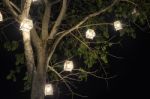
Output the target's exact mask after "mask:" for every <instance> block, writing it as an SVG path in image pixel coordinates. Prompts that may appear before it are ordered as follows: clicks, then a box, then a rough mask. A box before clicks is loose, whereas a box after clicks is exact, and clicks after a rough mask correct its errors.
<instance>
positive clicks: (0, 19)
mask: <svg viewBox="0 0 150 99" xmlns="http://www.w3.org/2000/svg"><path fill="white" fill-rule="evenodd" d="M0 21H3V15H2V13H1V12H0Z"/></svg>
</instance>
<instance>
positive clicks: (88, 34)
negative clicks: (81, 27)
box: [85, 29, 96, 40]
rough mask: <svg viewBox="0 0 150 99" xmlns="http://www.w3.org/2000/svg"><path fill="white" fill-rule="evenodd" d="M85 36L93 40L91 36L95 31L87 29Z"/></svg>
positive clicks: (94, 34)
mask: <svg viewBox="0 0 150 99" xmlns="http://www.w3.org/2000/svg"><path fill="white" fill-rule="evenodd" d="M85 36H86V38H88V39H92V40H93V38H94V37H95V36H96V33H95V31H94V30H93V29H88V30H87V31H86V35H85Z"/></svg>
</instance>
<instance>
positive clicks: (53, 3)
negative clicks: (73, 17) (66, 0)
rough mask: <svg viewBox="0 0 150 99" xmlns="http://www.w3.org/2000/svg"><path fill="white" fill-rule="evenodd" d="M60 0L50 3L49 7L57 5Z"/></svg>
mask: <svg viewBox="0 0 150 99" xmlns="http://www.w3.org/2000/svg"><path fill="white" fill-rule="evenodd" d="M60 1H61V0H55V1H54V2H51V6H52V5H55V4H57V3H58V2H60Z"/></svg>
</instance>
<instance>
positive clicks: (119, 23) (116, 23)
mask: <svg viewBox="0 0 150 99" xmlns="http://www.w3.org/2000/svg"><path fill="white" fill-rule="evenodd" d="M114 28H115V30H116V31H118V30H121V29H122V24H121V22H120V21H115V22H114Z"/></svg>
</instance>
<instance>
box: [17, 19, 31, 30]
mask: <svg viewBox="0 0 150 99" xmlns="http://www.w3.org/2000/svg"><path fill="white" fill-rule="evenodd" d="M32 28H33V21H32V20H30V19H27V18H26V19H24V20H23V21H22V22H21V24H20V30H22V31H23V32H30V30H31V29H32Z"/></svg>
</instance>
